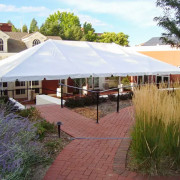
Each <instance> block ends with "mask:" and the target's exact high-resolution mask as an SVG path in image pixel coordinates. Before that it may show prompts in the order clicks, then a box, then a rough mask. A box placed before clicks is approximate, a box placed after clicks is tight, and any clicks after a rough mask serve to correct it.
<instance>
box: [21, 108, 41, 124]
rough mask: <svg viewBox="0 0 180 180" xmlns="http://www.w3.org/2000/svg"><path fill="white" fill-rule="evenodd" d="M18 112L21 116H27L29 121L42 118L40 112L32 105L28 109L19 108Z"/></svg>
mask: <svg viewBox="0 0 180 180" xmlns="http://www.w3.org/2000/svg"><path fill="white" fill-rule="evenodd" d="M18 114H19V115H20V116H22V117H27V118H28V119H29V120H30V121H37V120H39V119H42V118H41V116H40V112H39V111H38V110H37V109H36V108H35V107H32V106H31V107H30V108H28V109H23V110H20V111H19V112H18Z"/></svg>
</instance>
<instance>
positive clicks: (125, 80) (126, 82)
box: [121, 76, 130, 86]
mask: <svg viewBox="0 0 180 180" xmlns="http://www.w3.org/2000/svg"><path fill="white" fill-rule="evenodd" d="M121 83H122V84H123V85H124V86H128V85H130V80H129V77H128V76H127V77H124V78H123V79H122V81H121Z"/></svg>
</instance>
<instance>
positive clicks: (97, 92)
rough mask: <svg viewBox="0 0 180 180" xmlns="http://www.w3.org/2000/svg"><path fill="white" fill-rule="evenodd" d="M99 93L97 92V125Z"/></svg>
mask: <svg viewBox="0 0 180 180" xmlns="http://www.w3.org/2000/svg"><path fill="white" fill-rule="evenodd" d="M98 106H99V92H97V121H96V123H97V124H98V123H99V109H98V108H99V107H98Z"/></svg>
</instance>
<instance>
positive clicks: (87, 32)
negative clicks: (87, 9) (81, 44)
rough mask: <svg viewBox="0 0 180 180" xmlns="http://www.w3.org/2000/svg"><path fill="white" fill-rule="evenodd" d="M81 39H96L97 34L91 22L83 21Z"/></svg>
mask: <svg viewBox="0 0 180 180" xmlns="http://www.w3.org/2000/svg"><path fill="white" fill-rule="evenodd" d="M81 40H83V41H97V34H96V33H95V29H94V28H93V27H92V24H91V23H87V22H85V23H84V24H83V38H82V39H81Z"/></svg>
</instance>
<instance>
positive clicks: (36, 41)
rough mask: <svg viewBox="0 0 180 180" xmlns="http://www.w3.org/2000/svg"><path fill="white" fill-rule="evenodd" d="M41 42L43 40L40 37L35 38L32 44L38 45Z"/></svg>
mask: <svg viewBox="0 0 180 180" xmlns="http://www.w3.org/2000/svg"><path fill="white" fill-rule="evenodd" d="M40 43H41V41H40V40H39V39H35V40H34V41H33V44H32V46H36V45H38V44H40Z"/></svg>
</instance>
